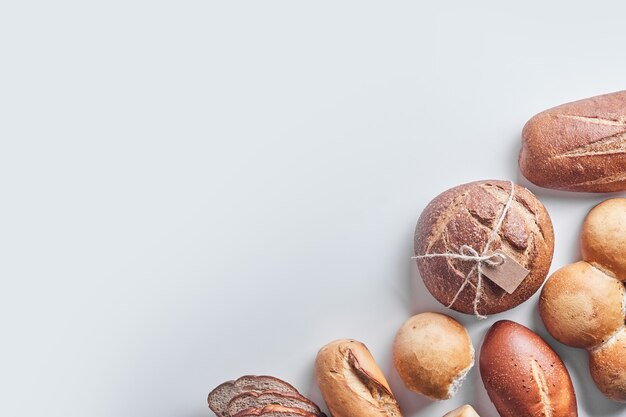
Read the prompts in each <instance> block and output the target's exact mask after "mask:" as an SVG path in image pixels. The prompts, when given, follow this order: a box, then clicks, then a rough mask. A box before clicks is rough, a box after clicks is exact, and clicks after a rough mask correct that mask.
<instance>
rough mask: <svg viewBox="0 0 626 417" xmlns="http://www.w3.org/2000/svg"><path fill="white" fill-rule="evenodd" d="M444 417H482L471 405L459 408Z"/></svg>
mask: <svg viewBox="0 0 626 417" xmlns="http://www.w3.org/2000/svg"><path fill="white" fill-rule="evenodd" d="M443 417H480V416H479V415H478V413H477V412H476V410H474V409H473V408H472V406H471V405H467V404H466V405H462V406H461V407H459V408H456V409H454V410H452V411H450V412H449V413H446V415H445V416H443Z"/></svg>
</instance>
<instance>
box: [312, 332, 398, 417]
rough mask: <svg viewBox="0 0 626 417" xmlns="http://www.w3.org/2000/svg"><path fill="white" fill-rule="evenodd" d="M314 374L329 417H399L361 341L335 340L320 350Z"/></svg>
mask: <svg viewBox="0 0 626 417" xmlns="http://www.w3.org/2000/svg"><path fill="white" fill-rule="evenodd" d="M315 374H316V378H317V384H318V386H319V388H320V391H321V393H322V396H323V397H324V401H325V402H326V405H327V406H328V409H329V410H330V413H331V415H332V416H333V417H355V416H359V417H402V414H401V413H400V407H399V405H398V402H397V401H396V399H395V397H394V396H393V394H392V393H391V388H389V384H388V383H387V380H386V379H385V376H384V375H383V373H382V371H381V370H380V368H379V367H378V365H377V364H376V362H375V361H374V358H373V357H372V355H371V353H370V352H369V350H367V347H365V345H364V344H363V343H361V342H357V341H355V340H347V339H344V340H336V341H334V342H331V343H329V344H327V345H326V346H324V347H322V348H321V349H320V351H319V352H318V354H317V358H316V360H315Z"/></svg>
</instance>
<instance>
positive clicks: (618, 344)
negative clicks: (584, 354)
mask: <svg viewBox="0 0 626 417" xmlns="http://www.w3.org/2000/svg"><path fill="white" fill-rule="evenodd" d="M590 354H591V356H590V358H589V370H590V371H591V376H592V377H593V380H594V381H595V383H596V385H597V386H598V388H599V389H600V391H602V392H603V393H604V395H606V396H607V397H609V398H611V399H612V400H614V401H618V402H626V329H624V328H622V330H620V331H619V332H618V333H617V334H616V335H615V336H614V337H613V338H611V339H610V340H609V341H608V342H607V343H605V344H604V345H602V346H601V347H599V348H598V349H595V350H592V351H591V352H590Z"/></svg>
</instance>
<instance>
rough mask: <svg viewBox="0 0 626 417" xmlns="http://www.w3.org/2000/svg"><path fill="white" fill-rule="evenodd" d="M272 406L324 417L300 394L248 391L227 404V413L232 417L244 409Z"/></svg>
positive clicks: (312, 403)
mask: <svg viewBox="0 0 626 417" xmlns="http://www.w3.org/2000/svg"><path fill="white" fill-rule="evenodd" d="M272 404H275V405H282V406H285V407H291V408H297V409H301V410H302V411H305V412H309V413H314V414H315V415H317V416H319V417H324V416H325V414H324V413H322V411H321V410H320V409H319V407H318V406H317V405H316V404H315V403H314V402H313V401H311V400H309V399H308V398H306V397H304V396H302V395H300V394H293V393H284V392H279V391H263V392H254V391H248V392H243V393H241V394H238V395H236V396H235V397H233V398H232V399H231V400H230V401H229V402H228V406H227V412H228V414H229V415H231V416H233V415H235V414H237V413H239V412H241V411H243V410H246V409H250V408H262V407H264V406H267V405H272Z"/></svg>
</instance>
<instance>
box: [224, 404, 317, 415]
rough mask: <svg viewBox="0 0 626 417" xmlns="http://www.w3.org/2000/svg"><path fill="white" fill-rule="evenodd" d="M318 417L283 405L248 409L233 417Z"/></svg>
mask: <svg viewBox="0 0 626 417" xmlns="http://www.w3.org/2000/svg"><path fill="white" fill-rule="evenodd" d="M259 416H263V417H317V414H315V413H309V412H307V411H304V410H302V409H299V408H291V407H283V406H282V405H266V406H265V407H262V408H248V409H247V410H242V411H240V412H238V413H237V414H235V415H234V416H233V417H259Z"/></svg>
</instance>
